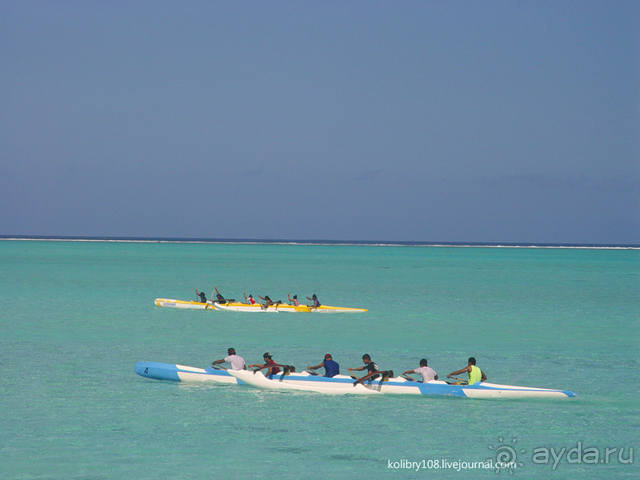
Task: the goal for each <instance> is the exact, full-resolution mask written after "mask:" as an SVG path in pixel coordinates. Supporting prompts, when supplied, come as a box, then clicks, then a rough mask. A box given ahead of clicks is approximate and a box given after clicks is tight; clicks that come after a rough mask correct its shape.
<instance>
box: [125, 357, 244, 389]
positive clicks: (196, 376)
mask: <svg viewBox="0 0 640 480" xmlns="http://www.w3.org/2000/svg"><path fill="white" fill-rule="evenodd" d="M134 371H135V372H136V373H137V374H138V375H140V376H142V377H145V378H152V379H154V380H170V381H173V382H185V383H227V384H237V383H239V382H238V380H237V379H236V378H235V377H233V376H231V375H229V374H228V373H227V371H226V370H216V369H213V368H210V367H207V368H198V367H189V366H187V365H178V364H172V363H160V362H136V364H135V367H134Z"/></svg>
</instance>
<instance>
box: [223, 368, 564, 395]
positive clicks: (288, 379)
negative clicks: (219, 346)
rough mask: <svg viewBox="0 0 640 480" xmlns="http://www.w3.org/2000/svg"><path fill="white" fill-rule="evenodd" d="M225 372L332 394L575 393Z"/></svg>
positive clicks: (262, 384)
mask: <svg viewBox="0 0 640 480" xmlns="http://www.w3.org/2000/svg"><path fill="white" fill-rule="evenodd" d="M228 373H229V374H231V375H233V376H234V377H235V378H237V379H238V381H239V383H240V382H242V383H246V384H248V385H251V386H254V387H258V388H264V389H271V390H298V391H307V392H318V393H326V394H334V395H345V394H356V395H366V394H382V393H387V394H396V395H398V394H400V395H403V394H404V395H406V394H408V395H432V396H445V397H466V398H536V397H537V398H569V397H575V393H573V392H571V391H568V390H553V389H549V388H534V387H518V386H514V385H498V384H495V383H487V382H482V383H477V384H475V385H450V384H448V383H446V382H443V381H438V380H434V381H432V382H428V383H421V382H412V381H409V380H407V379H405V378H402V377H395V378H390V379H389V380H387V381H384V382H380V381H378V380H374V381H370V382H365V383H364V384H362V383H359V384H357V385H354V380H353V378H352V377H349V376H346V375H336V376H335V377H332V378H327V377H321V376H317V375H311V374H309V373H308V372H301V373H291V374H289V375H274V376H272V378H267V377H265V376H264V375H263V374H262V372H255V373H254V372H253V371H250V370H228Z"/></svg>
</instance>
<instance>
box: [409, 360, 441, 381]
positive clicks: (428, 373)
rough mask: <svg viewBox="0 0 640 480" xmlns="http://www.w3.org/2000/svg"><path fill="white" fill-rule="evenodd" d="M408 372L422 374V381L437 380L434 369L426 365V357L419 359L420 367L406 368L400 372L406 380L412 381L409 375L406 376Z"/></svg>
mask: <svg viewBox="0 0 640 480" xmlns="http://www.w3.org/2000/svg"><path fill="white" fill-rule="evenodd" d="M408 373H419V374H420V375H422V383H427V382H430V381H431V380H438V374H437V373H436V371H435V370H434V369H433V368H431V367H429V366H428V365H427V359H426V358H423V359H422V360H420V367H418V368H416V369H414V370H407V371H406V372H402V376H403V377H404V378H406V379H408V380H411V381H413V379H412V378H411V377H406V376H405V375H407V374H408Z"/></svg>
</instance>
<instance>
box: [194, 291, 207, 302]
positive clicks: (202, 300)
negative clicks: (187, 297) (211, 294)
mask: <svg viewBox="0 0 640 480" xmlns="http://www.w3.org/2000/svg"><path fill="white" fill-rule="evenodd" d="M196 297H200V303H207V296H206V295H205V294H204V292H199V291H198V289H197V288H196ZM197 301H198V300H196V302H197Z"/></svg>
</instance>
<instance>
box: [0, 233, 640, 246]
mask: <svg viewBox="0 0 640 480" xmlns="http://www.w3.org/2000/svg"><path fill="white" fill-rule="evenodd" d="M0 240H24V241H29V240H31V241H76V242H123V243H210V244H247V245H254V244H258V245H309V246H312V245H316V246H319V245H326V246H331V245H335V246H390V247H391V246H405V247H407V246H414V247H420V246H423V247H494V248H496V247H504V248H585V249H588V248H593V249H640V244H632V243H570V242H558V243H553V242H475V241H474V242H458V241H455V242H454V241H437V242H434V241H416V240H335V239H270V238H207V237H146V236H126V235H123V236H120V235H113V236H111V235H109V236H107V235H104V236H103V235H95V236H94V235H0Z"/></svg>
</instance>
